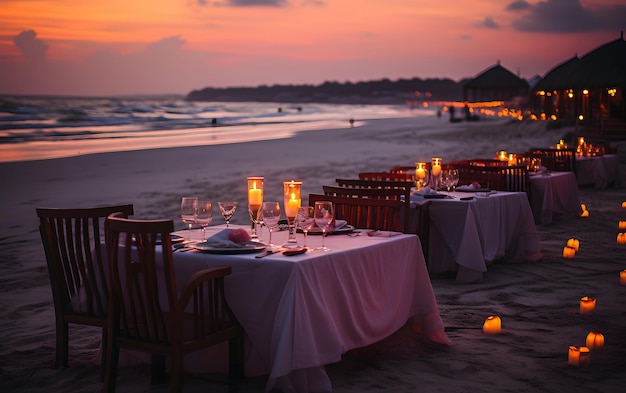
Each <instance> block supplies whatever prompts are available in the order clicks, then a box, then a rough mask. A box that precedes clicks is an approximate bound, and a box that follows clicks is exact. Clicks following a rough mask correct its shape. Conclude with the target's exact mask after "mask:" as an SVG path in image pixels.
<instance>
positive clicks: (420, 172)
mask: <svg viewBox="0 0 626 393" xmlns="http://www.w3.org/2000/svg"><path fill="white" fill-rule="evenodd" d="M415 165H416V169H415V177H416V178H417V180H424V178H426V163H425V162H416V163H415Z"/></svg>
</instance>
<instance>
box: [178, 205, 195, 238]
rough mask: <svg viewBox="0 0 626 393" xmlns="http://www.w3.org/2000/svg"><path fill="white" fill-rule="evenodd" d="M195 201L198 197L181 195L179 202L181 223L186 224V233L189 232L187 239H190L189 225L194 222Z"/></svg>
mask: <svg viewBox="0 0 626 393" xmlns="http://www.w3.org/2000/svg"><path fill="white" fill-rule="evenodd" d="M197 202H198V198H196V197H183V199H182V201H181V202H180V218H181V219H182V221H183V223H185V224H188V227H187V233H188V234H189V239H191V226H192V225H193V223H194V222H196V221H195V220H196V219H195V215H194V213H195V210H196V203H197Z"/></svg>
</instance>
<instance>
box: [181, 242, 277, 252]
mask: <svg viewBox="0 0 626 393" xmlns="http://www.w3.org/2000/svg"><path fill="white" fill-rule="evenodd" d="M192 247H193V248H195V249H196V250H200V251H204V252H209V253H213V254H246V253H252V252H257V251H261V250H263V249H265V247H266V245H265V244H263V243H256V242H250V243H248V244H247V245H245V246H242V247H215V246H212V245H210V244H207V243H206V242H202V243H196V244H194V245H193V246H192Z"/></svg>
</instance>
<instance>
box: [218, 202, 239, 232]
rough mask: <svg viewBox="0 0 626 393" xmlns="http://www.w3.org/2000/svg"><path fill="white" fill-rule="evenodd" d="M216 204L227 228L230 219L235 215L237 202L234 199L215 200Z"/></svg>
mask: <svg viewBox="0 0 626 393" xmlns="http://www.w3.org/2000/svg"><path fill="white" fill-rule="evenodd" d="M217 206H218V207H219V208H220V213H222V217H224V221H226V228H228V226H229V224H230V219H231V218H233V215H235V210H237V202H235V201H220V202H217Z"/></svg>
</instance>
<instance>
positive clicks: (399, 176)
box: [359, 172, 415, 182]
mask: <svg viewBox="0 0 626 393" xmlns="http://www.w3.org/2000/svg"><path fill="white" fill-rule="evenodd" d="M359 179H361V180H378V181H410V182H414V181H415V173H391V172H361V173H359Z"/></svg>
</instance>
